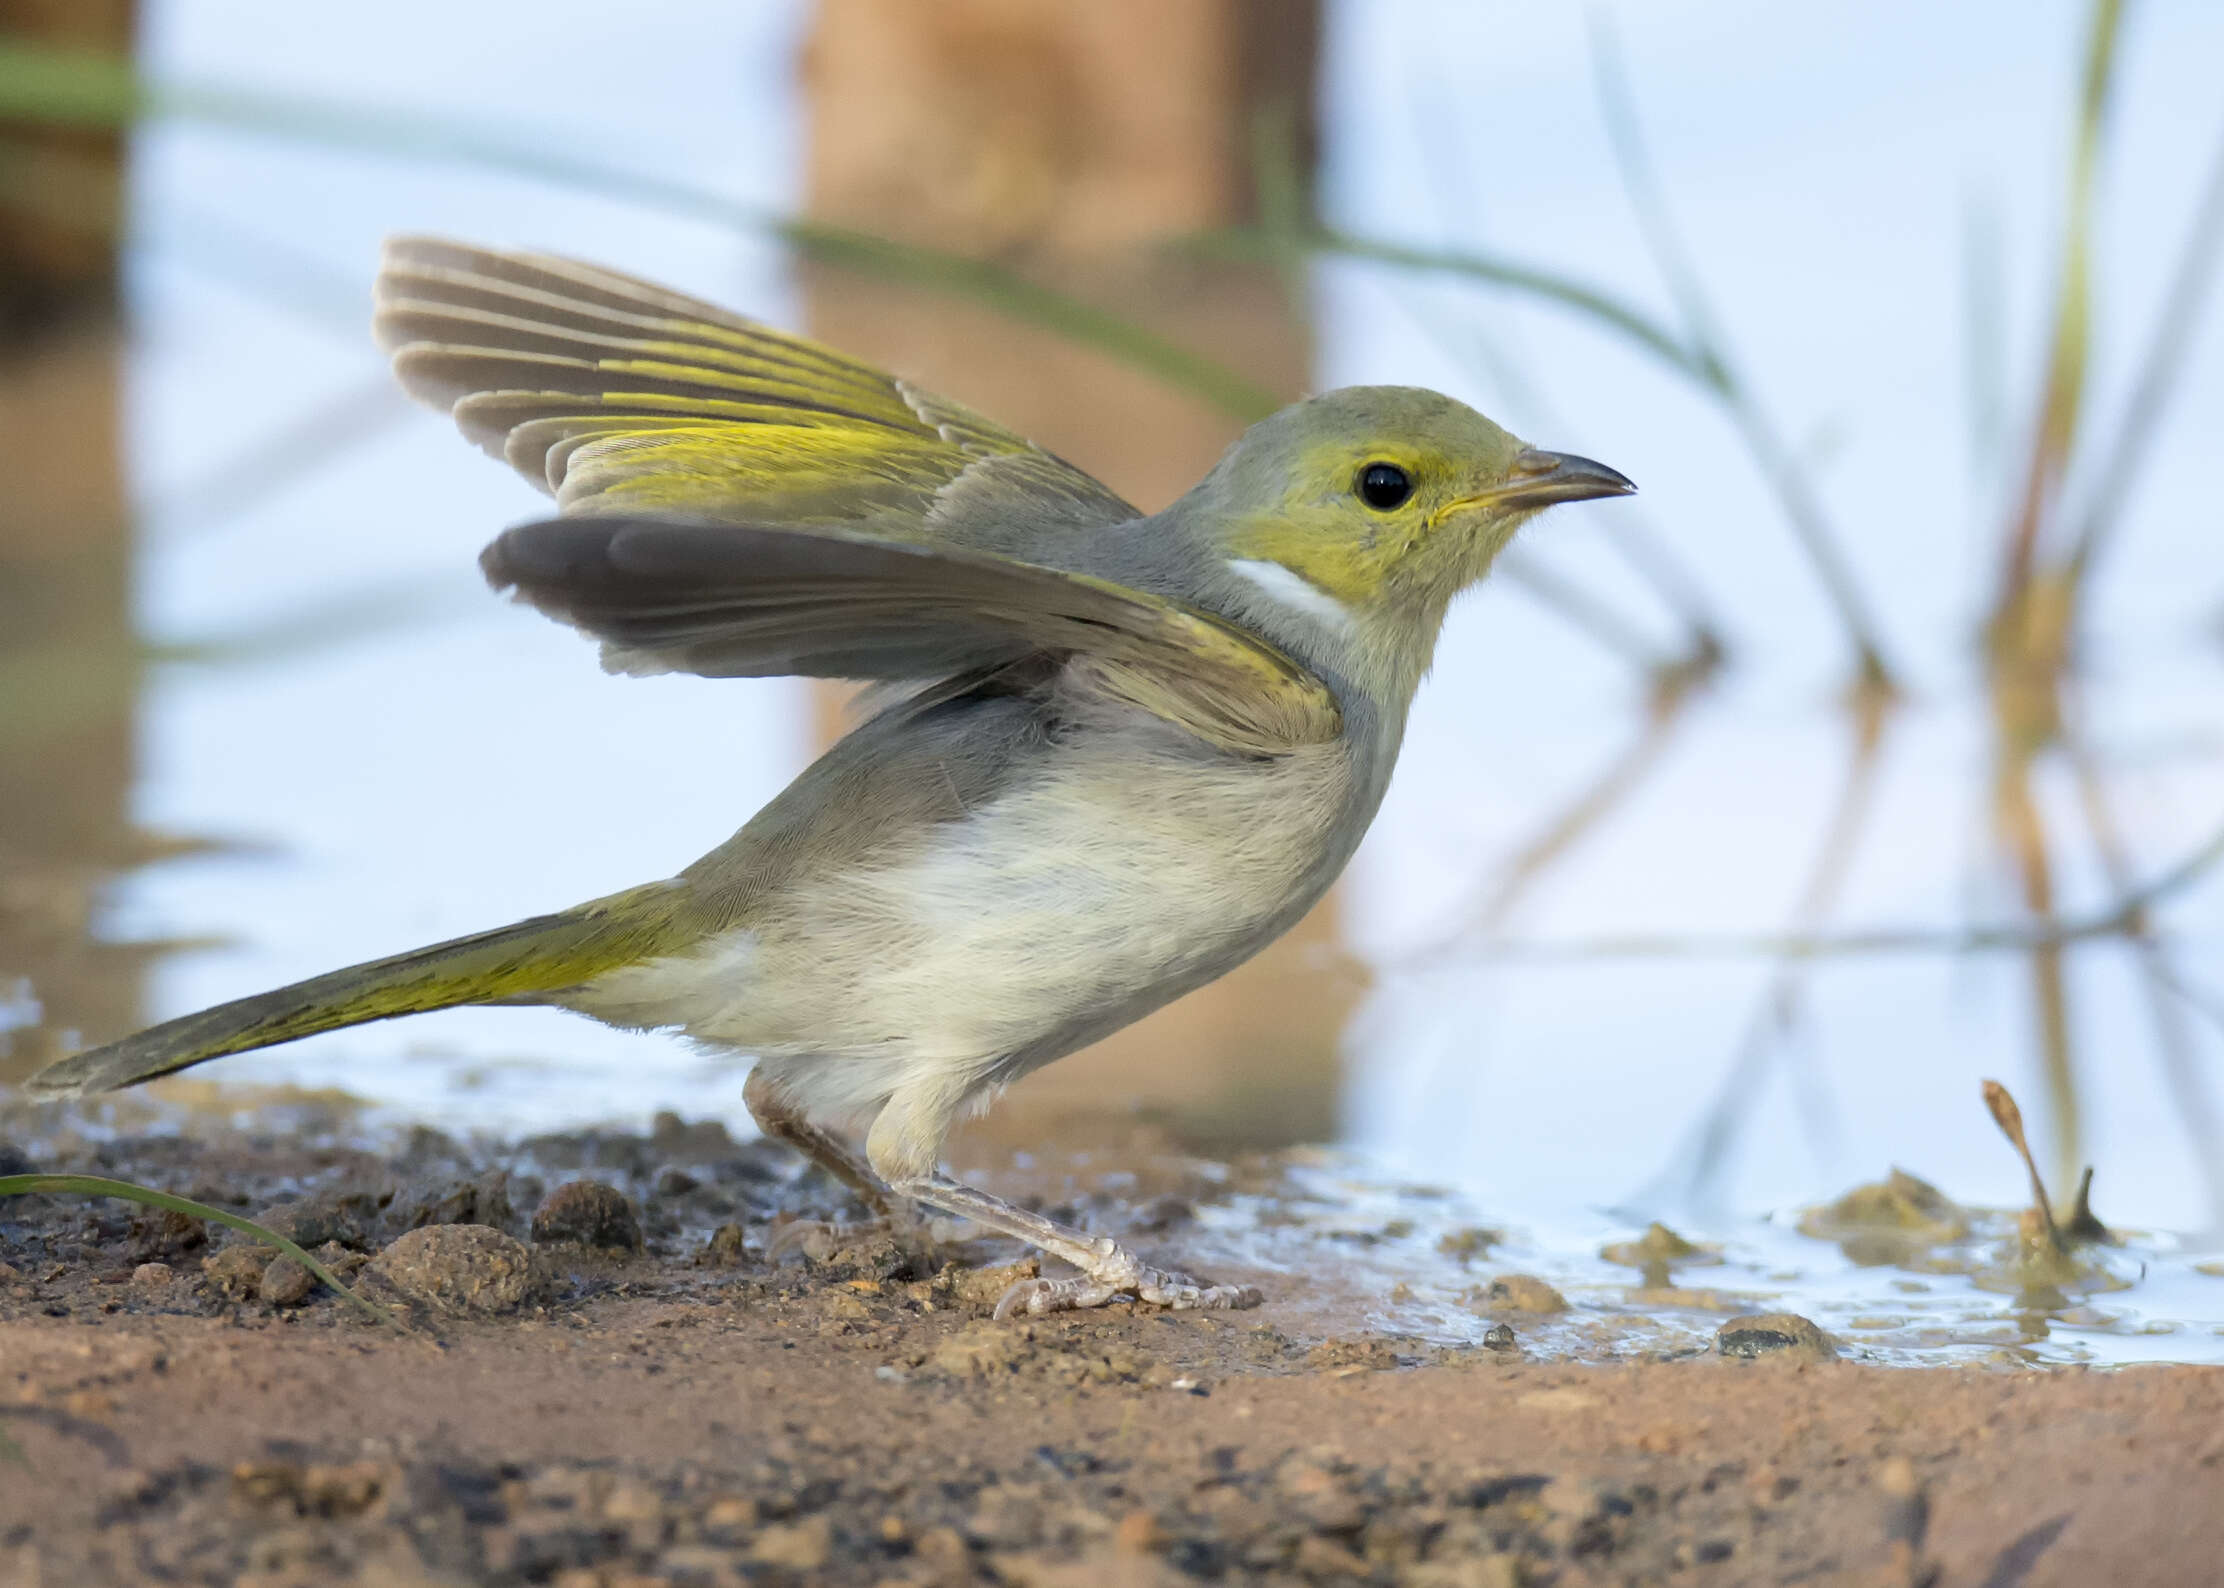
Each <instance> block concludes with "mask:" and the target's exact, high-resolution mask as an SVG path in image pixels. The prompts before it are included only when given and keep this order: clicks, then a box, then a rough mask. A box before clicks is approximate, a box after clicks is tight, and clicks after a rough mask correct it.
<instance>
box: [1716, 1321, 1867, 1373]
mask: <svg viewBox="0 0 2224 1588" xmlns="http://www.w3.org/2000/svg"><path fill="white" fill-rule="evenodd" d="M1714 1348H1715V1349H1716V1350H1717V1351H1719V1352H1721V1353H1722V1354H1723V1355H1724V1356H1746V1357H1752V1356H1767V1355H1770V1354H1771V1353H1774V1352H1778V1351H1782V1352H1786V1353H1789V1354H1790V1355H1792V1356H1795V1357H1805V1358H1807V1359H1808V1360H1810V1361H1816V1362H1820V1361H1825V1360H1828V1359H1829V1358H1831V1357H1835V1356H1836V1355H1837V1354H1838V1347H1837V1346H1836V1345H1835V1344H1833V1343H1832V1342H1831V1339H1830V1336H1828V1335H1827V1334H1824V1333H1823V1332H1822V1330H1820V1329H1818V1328H1817V1327H1815V1325H1814V1324H1813V1323H1812V1322H1811V1321H1810V1320H1808V1319H1806V1318H1802V1317H1801V1316H1800V1315H1799V1314H1798V1313H1796V1312H1756V1313H1749V1314H1747V1315H1746V1316H1744V1317H1742V1318H1732V1319H1730V1320H1729V1322H1727V1323H1725V1324H1723V1325H1722V1327H1721V1328H1719V1329H1717V1330H1715V1332H1714Z"/></svg>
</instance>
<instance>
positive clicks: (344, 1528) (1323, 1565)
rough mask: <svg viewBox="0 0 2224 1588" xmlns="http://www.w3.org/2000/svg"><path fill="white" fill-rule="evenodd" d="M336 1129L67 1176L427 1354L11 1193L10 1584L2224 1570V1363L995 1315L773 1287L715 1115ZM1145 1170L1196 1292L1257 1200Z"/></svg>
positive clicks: (885, 1266)
mask: <svg viewBox="0 0 2224 1588" xmlns="http://www.w3.org/2000/svg"><path fill="white" fill-rule="evenodd" d="M296 1123H298V1122H296ZM317 1136H318V1132H316V1131H314V1130H311V1131H307V1132H302V1131H298V1130H294V1131H288V1130H278V1129H273V1130H272V1131H270V1133H269V1134H267V1135H265V1136H262V1137H255V1136H248V1137H242V1138H238V1139H236V1140H232V1141H229V1142H228V1143H226V1144H223V1145H210V1144H208V1143H205V1142H199V1141H193V1140H183V1139H175V1140H162V1139H149V1138H140V1137H133V1138H126V1139H119V1140H118V1141H115V1142H110V1143H103V1142H100V1141H97V1140H91V1139H78V1140H75V1141H74V1142H65V1143H63V1144H62V1145H61V1146H60V1147H59V1148H58V1149H56V1150H55V1151H54V1152H53V1153H52V1154H51V1155H50V1156H51V1157H52V1158H53V1159H55V1160H66V1162H64V1161H42V1162H41V1163H39V1165H38V1167H41V1168H49V1167H54V1168H60V1167H68V1168H71V1169H75V1170H79V1171H81V1172H105V1173H122V1174H128V1175H130V1176H132V1177H133V1178H137V1179H141V1180H145V1181H149V1182H152V1183H157V1184H160V1185H163V1186H165V1187H167V1188H170V1189H175V1190H178V1191H181V1192H184V1193H186V1194H191V1195H197V1196H201V1197H203V1198H205V1199H208V1200H211V1201H216V1202H219V1203H220V1204H226V1205H229V1206H232V1207H237V1208H240V1209H242V1210H245V1209H247V1208H249V1207H252V1208H254V1209H256V1210H257V1211H262V1210H266V1209H269V1208H272V1207H274V1206H278V1207H284V1208H285V1211H283V1212H280V1213H275V1214H272V1215H271V1218H272V1220H273V1221H274V1222H278V1223H281V1224H285V1225H287V1226H289V1227H290V1228H291V1230H292V1232H293V1233H294V1234H295V1235H296V1236H297V1237H299V1238H301V1239H302V1240H303V1242H304V1244H308V1245H315V1246H317V1247H318V1249H319V1250H320V1251H321V1252H322V1253H323V1254H324V1255H326V1257H327V1258H328V1260H331V1261H333V1262H334V1263H335V1264H336V1265H337V1266H339V1267H340V1268H342V1269H343V1270H347V1271H350V1272H352V1274H353V1276H354V1282H355V1283H356V1284H357V1285H358V1287H359V1288H360V1289H361V1290H362V1291H363V1292H364V1293H365V1294H366V1295H370V1296H374V1297H381V1298H383V1299H384V1301H385V1303H386V1304H388V1305H389V1306H390V1307H392V1308H393V1309H394V1310H395V1311H396V1312H397V1314H398V1315H399V1316H401V1317H402V1319H403V1320H404V1323H405V1324H406V1327H399V1328H398V1327H393V1326H389V1325H383V1324H376V1323H372V1322H368V1321H366V1320H364V1319H362V1318H361V1317H360V1316H359V1315H358V1314H356V1313H355V1312H353V1311H352V1310H350V1309H349V1308H347V1307H346V1305H345V1304H344V1303H342V1302H340V1301H339V1300H337V1299H336V1298H335V1297H333V1296H332V1295H331V1294H330V1293H328V1292H325V1291H323V1290H321V1289H312V1288H311V1287H308V1286H306V1285H305V1284H303V1283H302V1282H301V1280H302V1278H303V1276H300V1275H298V1274H292V1273H289V1272H288V1269H287V1266H286V1265H277V1266H273V1265H272V1264H270V1263H267V1262H266V1261H265V1260H264V1259H263V1257H262V1255H261V1251H260V1249H250V1248H249V1247H247V1246H245V1245H242V1244H240V1243H238V1242H236V1241H234V1240H233V1239H232V1238H230V1237H228V1236H223V1237H219V1236H217V1235H213V1234H212V1233H211V1232H209V1231H207V1230H204V1229H203V1228H201V1227H200V1226H198V1225H195V1224H192V1223H190V1222H187V1221H183V1220H179V1219H176V1218H174V1217H172V1216H170V1215H166V1214H160V1213H151V1212H149V1211H147V1210H145V1209H141V1208H136V1207H132V1206H128V1205H126V1204H122V1203H117V1202H95V1201H88V1200H85V1199H81V1198H74V1197H47V1198H23V1199H16V1200H14V1201H11V1202H8V1203H4V1204H0V1258H4V1259H5V1261H6V1263H7V1264H8V1267H9V1271H8V1272H7V1273H5V1274H0V1432H4V1433H5V1435H6V1436H7V1438H8V1439H9V1440H10V1441H12V1442H13V1444H14V1445H15V1446H16V1447H17V1450H18V1453H19V1454H20V1456H21V1458H22V1459H21V1464H10V1465H0V1585H6V1588H14V1585H15V1584H18V1583H22V1584H33V1583H36V1584H41V1585H52V1584H57V1583H71V1584H76V1583H89V1584H100V1583H137V1582H146V1581H178V1582H193V1583H203V1582H205V1583H224V1584H233V1583H247V1584H254V1585H279V1584H303V1585H307V1584H325V1583H365V1584H383V1585H399V1584H416V1583H444V1584H445V1583H500V1584H511V1583H556V1584H561V1585H564V1588H588V1585H607V1588H615V1585H619V1584H626V1585H648V1584H672V1585H681V1584H729V1583H738V1582H785V1581H792V1582H821V1581H824V1582H835V1583H875V1582H884V1581H898V1582H916V1583H968V1582H988V1583H1040V1584H1086V1583H1099V1582H1103V1583H1136V1584H1156V1583H1179V1582H1185V1581H1221V1582H1286V1581H1311V1582H1354V1583H1356V1582H1375V1583H1413V1584H1442V1585H1468V1584H1479V1585H1492V1588H1498V1585H1513V1584H1523V1583H1568V1584H1575V1583H1593V1582H1600V1583H1604V1582H1651V1581H1661V1580H1668V1579H1671V1578H1673V1579H1675V1580H1678V1581H1685V1580H1688V1581H1692V1582H1699V1583H1781V1582H1793V1581H1797V1582H1803V1583H1825V1584H1835V1583H1848V1584H1851V1583H1862V1584H1893V1585H1898V1584H1904V1583H1923V1582H1936V1583H1940V1584H1947V1585H1951V1584H1969V1585H1972V1588H1977V1585H1984V1588H2006V1585H2011V1584H2049V1583H2060V1584H2070V1583H2079V1584H2083V1583H2090V1582H2094V1581H2098V1580H2103V1579H2104V1578H2105V1580H2108V1581H2111V1582H2114V1583H2118V1584H2135V1583H2149V1582H2152V1583H2193V1582H2204V1581H2210V1580H2213V1578H2214V1570H2215V1567H2214V1563H2215V1561H2216V1560H2217V1559H2219V1558H2224V1514H2220V1512H2219V1509H2218V1508H2217V1507H2216V1506H2215V1505H2214V1503H2213V1501H2214V1497H2215V1495H2216V1494H2218V1493H2219V1492H2224V1372H2219V1371H2218V1370H2214V1369H2205V1368H2136V1369H2125V1370H2119V1371H2111V1372H2094V1371H2085V1370H2076V1369H2068V1370H2062V1369H2057V1370H2050V1371H2036V1372H2034V1371H2000V1370H1992V1371H1987V1370H1979V1369H1915V1370H1910V1369H1888V1368H1878V1367H1872V1366H1866V1365H1860V1364H1856V1363H1852V1362H1848V1361H1843V1360H1837V1359H1834V1358H1832V1357H1831V1356H1830V1355H1829V1354H1828V1353H1827V1349H1826V1350H1824V1351H1821V1352H1818V1351H1815V1350H1811V1349H1802V1348H1801V1347H1800V1346H1799V1345H1798V1343H1797V1342H1796V1341H1795V1340H1792V1339H1791V1338H1790V1337H1789V1336H1782V1337H1781V1338H1780V1337H1779V1335H1780V1331H1778V1332H1771V1331H1768V1330H1763V1331H1761V1345H1762V1347H1766V1346H1768V1345H1778V1344H1781V1345H1783V1346H1785V1348H1784V1349H1775V1350H1771V1349H1765V1348H1762V1349H1759V1351H1758V1354H1757V1355H1756V1356H1754V1357H1752V1358H1750V1359H1747V1358H1742V1357H1735V1356H1730V1355H1726V1354H1724V1353H1723V1352H1722V1351H1721V1350H1720V1349H1714V1350H1687V1351H1682V1352H1665V1351H1643V1350H1632V1351H1627V1352H1624V1353H1621V1354H1620V1355H1619V1356H1618V1357H1617V1359H1614V1360H1602V1361H1595V1362H1594V1361H1585V1362H1570V1361H1565V1360H1559V1361H1547V1360H1540V1359H1538V1358H1537V1357H1536V1356H1534V1355H1532V1354H1531V1352H1530V1351H1529V1349H1528V1348H1527V1347H1526V1346H1525V1345H1524V1343H1523V1341H1524V1336H1525V1335H1529V1336H1532V1338H1534V1337H1535V1336H1534V1331H1532V1330H1531V1328H1530V1324H1529V1322H1528V1321H1527V1319H1526V1318H1525V1317H1524V1316H1523V1315H1521V1314H1519V1313H1511V1312H1509V1313H1507V1314H1505V1319H1504V1321H1505V1324H1506V1328H1507V1330H1508V1331H1510V1335H1511V1338H1510V1339H1508V1338H1507V1337H1506V1335H1504V1334H1501V1335H1500V1336H1499V1337H1498V1338H1497V1340H1496V1343H1495V1344H1494V1345H1484V1344H1477V1345H1474V1346H1458V1347H1445V1346H1430V1345H1426V1344H1422V1343H1420V1342H1417V1341H1414V1340H1412V1339H1407V1338H1400V1337H1394V1336H1383V1335H1378V1334H1372V1333H1368V1332H1365V1331H1363V1330H1360V1331H1352V1332H1348V1333H1344V1334H1341V1335H1337V1336H1333V1337H1326V1338H1324V1337H1322V1334H1321V1331H1320V1327H1319V1324H1320V1320H1321V1318H1322V1317H1323V1314H1322V1313H1321V1311H1320V1309H1319V1308H1318V1306H1317V1305H1313V1306H1309V1305H1308V1304H1307V1303H1306V1300H1305V1297H1304V1295H1303V1294H1302V1292H1303V1291H1304V1290H1305V1288H1306V1286H1305V1282H1304V1281H1302V1280H1299V1279H1296V1278H1293V1277H1292V1276H1287V1275H1282V1276H1263V1275H1262V1276H1253V1275H1247V1274H1241V1273H1227V1272H1215V1273H1213V1274H1212V1275H1211V1276H1210V1277H1212V1278H1216V1279H1263V1280H1265V1281H1266V1282H1267V1288H1268V1289H1269V1291H1270V1295H1269V1298H1268V1300H1267V1302H1266V1304H1265V1305H1263V1306H1262V1307H1260V1308H1258V1309H1257V1310H1254V1311H1247V1312H1242V1313H1222V1314H1164V1313H1158V1312H1155V1311H1148V1310H1143V1309H1138V1308H1134V1307H1127V1306H1115V1307H1112V1308H1109V1309H1106V1310H1103V1311H1100V1312H1096V1313H1090V1314H1081V1315H1068V1316H1062V1317H1053V1318H1048V1319H1038V1320H1033V1321H1028V1322H1021V1323H1005V1324H997V1323H994V1322H992V1321H990V1319H989V1318H988V1316H987V1314H988V1311H989V1308H990V1306H991V1304H992V1303H993V1300H994V1298H995V1296H996V1294H998V1293H999V1292H1000V1291H1001V1290H1002V1288H1003V1287H1004V1285H1005V1284H1006V1283H1008V1282H1009V1280H1010V1279H1011V1277H1012V1276H1013V1272H1014V1270H1013V1269H1012V1268H1011V1267H1010V1265H1011V1264H1012V1262H1013V1261H1014V1259H1015V1258H1017V1256H1018V1254H1017V1252H1016V1250H1015V1249H1013V1248H1011V1247H1008V1246H1000V1245H997V1244H995V1243H989V1242H972V1243H963V1244H954V1245H946V1246H943V1247H939V1248H935V1249H931V1250H929V1249H918V1250H906V1249H904V1248H903V1247H901V1246H899V1245H897V1244H896V1243H894V1242H892V1241H890V1240H888V1239H886V1238H884V1237H880V1236H877V1235H873V1234H871V1233H869V1232H868V1233H864V1234H859V1235H856V1236H854V1237H845V1236H841V1235H829V1234H825V1233H823V1232H822V1233H818V1234H813V1235H808V1236H806V1237H804V1238H801V1239H798V1240H795V1241H794V1242H793V1243H792V1244H793V1246H794V1247H795V1248H796V1249H795V1250H794V1251H792V1252H789V1253H787V1254H785V1255H784V1257H783V1260H781V1261H779V1262H774V1261H772V1260H770V1259H769V1258H768V1257H767V1255H766V1250H765V1248H766V1245H767V1244H768V1241H769V1240H770V1237H771V1236H772V1234H773V1232H774V1231H775V1230H777V1229H779V1228H781V1227H783V1226H784V1225H785V1224H786V1223H787V1222H788V1221H790V1220H793V1219H797V1218H802V1219H812V1218H825V1217H829V1216H838V1215H840V1214H842V1213H843V1211H844V1209H843V1207H842V1204H841V1201H840V1198H839V1195H838V1193H837V1192H836V1191H835V1190H834V1188H831V1187H829V1186H827V1185H825V1184H823V1183H821V1182H819V1181H818V1180H817V1179H816V1178H815V1177H811V1176H802V1177H798V1176H796V1175H795V1173H794V1168H793V1164H792V1161H791V1160H789V1159H788V1158H787V1157H786V1155H785V1154H784V1153H783V1152H781V1150H780V1149H777V1148H774V1147H769V1146H766V1145H764V1144H761V1143H735V1142H733V1141H731V1140H730V1139H728V1138H727V1137H726V1135H725V1133H724V1132H723V1130H721V1129H719V1128H718V1127H716V1126H684V1125H681V1124H680V1123H679V1122H678V1121H673V1120H667V1121H666V1122H664V1126H663V1128H662V1129H660V1131H659V1132H657V1133H655V1134H653V1135H642V1136H625V1135H598V1136H565V1137H551V1138H545V1139H543V1140H540V1141H537V1142H526V1143H518V1144H515V1145H514V1146H513V1147H512V1148H510V1149H508V1150H506V1152H505V1153H504V1154H503V1155H502V1156H503V1161H504V1167H502V1168H498V1169H494V1170H489V1169H487V1168H485V1167H484V1163H485V1155H484V1153H483V1152H482V1151H479V1150H466V1149H464V1148H462V1147H460V1146H459V1145H458V1144H456V1143H454V1142H451V1141H449V1140H448V1139H447V1138H444V1137H440V1136H438V1135H437V1134H435V1133H431V1132H423V1133H420V1134H418V1135H417V1136H415V1137H413V1138H411V1139H410V1140H408V1141H406V1142H404V1143H401V1144H400V1145H399V1146H398V1149H397V1150H396V1151H395V1152H393V1153H391V1154H385V1155H372V1154H369V1153H366V1152H363V1151H360V1150H357V1149H355V1148H352V1147H348V1146H344V1145H334V1144H332V1141H331V1140H330V1139H329V1138H328V1139H326V1141H325V1143H324V1144H322V1145H307V1146H304V1145H300V1143H301V1142H302V1141H303V1140H304V1139H306V1140H310V1141H315V1140H316V1139H317ZM17 1167H20V1165H19V1166H17ZM1015 1173H1017V1171H1015ZM1108 1178H1110V1179H1112V1180H1114V1181H1116V1184H1117V1186H1118V1194H1117V1195H1112V1194H1109V1193H1107V1194H1106V1195H1105V1196H1103V1197H1101V1198H1098V1197H1083V1198H1082V1199H1081V1203H1082V1205H1081V1206H1079V1207H1073V1206H1067V1207H1065V1208H1064V1209H1063V1211H1066V1212H1068V1213H1078V1214H1079V1215H1080V1216H1083V1217H1086V1218H1088V1219H1090V1220H1091V1221H1092V1222H1095V1223H1098V1224H1099V1225H1100V1226H1101V1227H1106V1228H1116V1229H1125V1230H1130V1231H1135V1232H1137V1235H1136V1238H1137V1240H1138V1241H1139V1243H1140V1244H1141V1245H1142V1246H1143V1247H1144V1249H1145V1251H1146V1254H1147V1255H1148V1256H1150V1257H1151V1258H1152V1259H1153V1260H1158V1261H1166V1262H1171V1263H1180V1262H1182V1261H1183V1251H1184V1246H1185V1240H1186V1239H1187V1238H1188V1236H1189V1234H1190V1233H1191V1232H1193V1231H1194V1230H1195V1229H1196V1228H1197V1227H1198V1226H1197V1224H1196V1220H1197V1218H1198V1217H1199V1211H1200V1208H1201V1206H1202V1205H1203V1203H1204V1201H1205V1200H1206V1199H1209V1197H1210V1196H1211V1195H1213V1194H1214V1193H1213V1191H1212V1189H1211V1188H1212V1186H1214V1185H1215V1184H1219V1183H1223V1182H1221V1181H1219V1180H1216V1179H1215V1178H1214V1177H1212V1176H1208V1175H1203V1174H1198V1175H1195V1176H1192V1177H1190V1178H1189V1179H1188V1180H1186V1181H1182V1180H1181V1177H1180V1176H1179V1174H1178V1173H1177V1172H1175V1171H1167V1172H1166V1173H1165V1174H1164V1175H1162V1176H1160V1177H1159V1178H1158V1179H1157V1180H1153V1179H1152V1178H1151V1177H1148V1176H1144V1177H1137V1176H1134V1175H1133V1174H1132V1173H1130V1172H1122V1173H1120V1174H1119V1175H1117V1176H1111V1177H1108ZM577 1181H587V1182H593V1185H592V1186H591V1187H589V1188H587V1189H580V1188H578V1187H577V1186H576V1185H575V1186H574V1188H573V1189H570V1190H562V1189H561V1188H562V1187H563V1186H565V1185H566V1184H568V1183H572V1182H577ZM1168 1186H1171V1187H1172V1188H1171V1189H1168ZM596 1187H607V1188H608V1189H597V1188H596ZM552 1188H555V1189H552ZM288 1197H291V1198H293V1199H294V1200H292V1202H291V1204H290V1206H288V1205H287V1204H286V1201H285V1199H286V1198H288ZM1333 1281H1334V1276H1323V1283H1324V1284H1332V1283H1333ZM1485 1293H1486V1294H1487V1291H1486V1292H1485ZM1749 1334H1750V1331H1749ZM1751 1343H1752V1342H1751V1340H1750V1339H1748V1340H1747V1344H1748V1345H1750V1344H1751Z"/></svg>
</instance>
